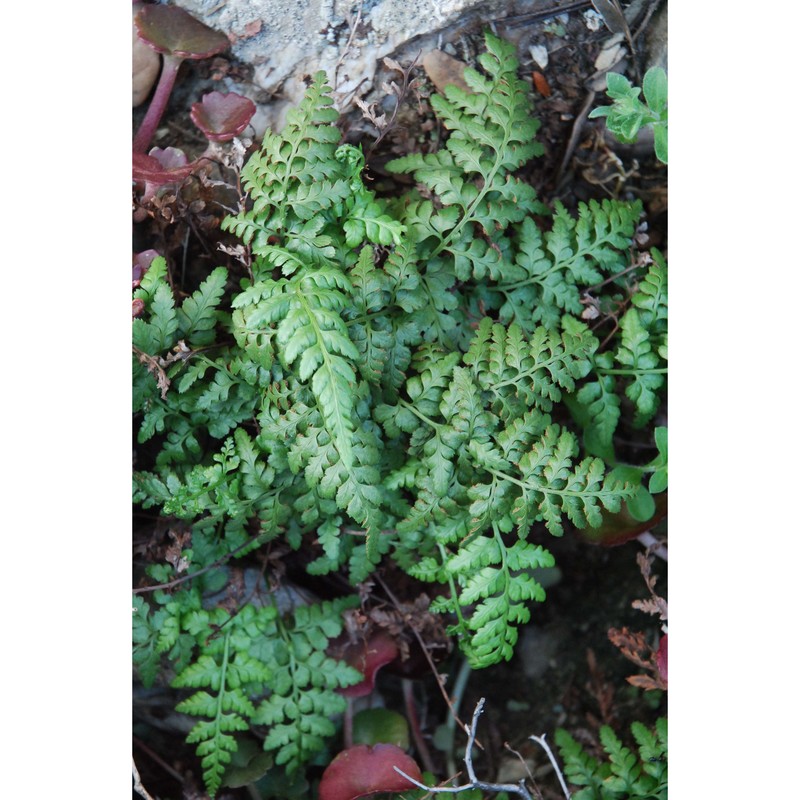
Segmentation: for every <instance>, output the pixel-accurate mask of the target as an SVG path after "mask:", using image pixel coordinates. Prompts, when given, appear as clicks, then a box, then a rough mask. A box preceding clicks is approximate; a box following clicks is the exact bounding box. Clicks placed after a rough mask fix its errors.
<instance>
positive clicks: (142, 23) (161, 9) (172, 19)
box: [135, 5, 230, 59]
mask: <svg viewBox="0 0 800 800" xmlns="http://www.w3.org/2000/svg"><path fill="white" fill-rule="evenodd" d="M135 22H136V29H137V31H138V33H139V37H140V38H141V39H143V40H144V41H145V42H147V44H149V45H150V47H152V48H153V50H155V51H156V52H157V53H165V54H167V55H172V56H176V57H177V58H194V59H198V58H210V57H211V56H213V55H216V54H217V53H221V52H222V51H223V50H226V49H227V47H228V45H229V44H230V42H229V41H228V37H227V36H226V35H225V34H224V33H220V32H219V31H216V30H214V29H213V28H209V27H208V25H205V24H203V23H202V22H200V20H199V19H195V18H194V17H193V16H192V15H191V14H190V13H189V12H188V11H186V10H185V9H183V8H179V7H178V6H156V5H148V6H145V7H144V8H143V9H142V10H141V11H140V12H139V13H138V14H137V15H136V20H135Z"/></svg>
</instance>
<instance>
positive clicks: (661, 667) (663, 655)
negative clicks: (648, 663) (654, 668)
mask: <svg viewBox="0 0 800 800" xmlns="http://www.w3.org/2000/svg"><path fill="white" fill-rule="evenodd" d="M656 664H658V674H659V675H661V677H662V678H663V679H664V683H666V682H667V634H666V633H665V634H664V635H663V636H662V637H661V641H660V642H659V643H658V653H656Z"/></svg>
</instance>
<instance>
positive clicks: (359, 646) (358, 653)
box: [328, 631, 400, 697]
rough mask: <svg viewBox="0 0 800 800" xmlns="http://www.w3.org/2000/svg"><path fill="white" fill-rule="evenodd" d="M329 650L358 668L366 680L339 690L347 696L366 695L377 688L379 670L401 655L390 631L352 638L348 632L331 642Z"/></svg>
mask: <svg viewBox="0 0 800 800" xmlns="http://www.w3.org/2000/svg"><path fill="white" fill-rule="evenodd" d="M328 652H329V653H330V654H331V655H333V656H334V657H336V658H338V659H340V660H342V661H344V662H346V663H347V664H349V665H350V666H351V667H353V668H354V669H357V670H358V671H359V672H360V673H361V674H362V675H363V676H364V680H363V681H361V683H357V684H355V686H345V687H344V688H341V689H339V690H338V691H339V692H340V693H341V694H343V695H344V696H345V697H364V696H366V695H368V694H371V693H372V690H373V689H374V688H375V676H376V675H377V673H378V670H379V669H380V668H381V667H383V666H384V665H386V664H388V663H389V662H390V661H394V660H395V659H396V658H397V656H398V655H399V652H400V651H399V650H398V648H397V644H396V643H395V641H394V639H393V638H392V637H391V636H389V634H388V633H384V632H383V631H377V632H375V633H372V634H370V635H369V636H368V637H365V638H363V639H361V638H358V639H356V640H354V641H353V640H350V639H349V638H348V634H343V635H342V636H341V637H339V639H336V640H334V641H332V642H331V644H330V646H329V647H328Z"/></svg>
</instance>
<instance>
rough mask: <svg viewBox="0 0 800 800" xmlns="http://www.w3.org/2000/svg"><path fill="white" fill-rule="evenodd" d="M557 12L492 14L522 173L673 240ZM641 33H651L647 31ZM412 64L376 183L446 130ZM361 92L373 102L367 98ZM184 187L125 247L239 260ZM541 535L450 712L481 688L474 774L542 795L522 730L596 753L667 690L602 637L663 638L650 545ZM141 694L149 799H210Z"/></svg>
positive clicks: (418, 693)
mask: <svg viewBox="0 0 800 800" xmlns="http://www.w3.org/2000/svg"><path fill="white" fill-rule="evenodd" d="M656 5H658V4H656ZM559 24H562V23H561V22H559V21H558V20H556V19H554V18H551V19H539V20H534V21H531V22H529V23H527V24H519V25H516V26H510V25H505V26H503V25H502V24H500V23H499V21H498V24H497V26H496V27H497V32H498V33H499V34H500V35H503V36H506V37H507V38H511V39H512V40H513V41H515V43H516V44H517V45H518V48H519V58H520V62H521V65H522V66H521V75H522V76H523V78H525V79H526V80H528V81H529V82H530V83H531V87H532V94H533V96H534V98H535V103H536V114H537V116H538V117H539V119H540V120H541V123H542V124H541V128H540V130H539V133H538V135H537V139H538V140H539V141H541V142H542V143H543V144H544V147H545V154H544V155H543V156H542V157H541V158H538V159H535V160H534V162H533V163H532V164H531V165H530V167H529V168H528V174H527V178H528V179H529V180H530V182H531V183H532V184H533V185H534V186H536V187H537V188H538V189H539V194H540V197H542V198H543V199H546V200H552V199H559V200H561V201H562V202H563V203H564V204H565V205H567V207H568V208H573V209H574V208H576V207H577V204H578V202H579V201H585V200H588V199H591V198H596V199H603V198H605V197H620V198H625V197H629V198H633V197H640V198H641V199H642V201H643V203H644V206H645V213H646V216H647V219H648V223H649V227H648V235H649V237H650V241H649V244H650V245H655V246H657V247H659V248H661V249H662V250H664V251H666V244H667V241H666V235H667V200H666V197H667V192H666V187H667V178H666V168H665V167H664V166H663V165H661V164H660V163H659V162H657V161H656V160H655V158H654V157H653V155H652V146H651V144H650V143H649V142H646V141H645V142H643V143H642V144H641V145H640V146H638V147H637V146H633V147H627V146H622V145H619V143H616V142H615V141H613V139H611V138H610V137H609V136H608V135H607V134H606V133H605V129H604V124H603V122H602V120H598V121H588V120H585V119H584V120H583V121H582V122H581V121H580V120H581V118H582V112H583V111H585V106H586V104H587V99H588V98H589V95H590V92H589V91H588V90H587V88H586V87H587V85H589V84H590V82H591V79H592V76H593V75H594V73H595V66H594V64H595V60H596V58H597V56H598V54H599V53H600V50H601V48H602V47H603V45H604V44H605V43H606V42H607V41H608V39H609V37H610V33H609V31H608V30H607V29H606V28H605V27H604V26H600V27H599V28H598V29H597V30H596V31H592V30H590V29H589V28H588V27H587V25H586V24H585V22H584V21H583V19H582V16H581V15H580V14H577V13H573V14H571V15H570V17H569V21H568V22H567V23H566V24H564V25H563V28H564V32H565V33H566V36H563V35H562V34H561V31H560V30H558V29H557V27H556V26H557V25H559ZM482 27H483V25H476V24H475V23H474V22H472V23H470V24H469V26H468V27H465V28H464V29H463V30H461V31H457V32H456V33H455V34H454V35H452V36H451V37H450V39H451V41H453V42H456V43H458V46H457V47H456V46H455V45H454V46H453V47H452V48H451V49H452V50H455V53H454V54H455V55H456V57H459V58H462V59H464V60H466V62H467V63H469V62H470V60H473V59H474V57H475V54H477V53H479V52H480V50H481V36H480V32H481V29H482ZM645 27H646V26H645ZM645 33H646V30H645V31H644V32H643V33H642V39H641V40H642V41H644V38H645V36H644V34H645ZM555 39H558V40H559V41H560V42H561V44H560V46H558V47H553V46H552V45H553V42H554V41H555ZM543 41H546V42H547V43H548V44H549V45H550V54H549V62H548V64H547V67H546V69H542V68H541V67H540V66H538V65H537V64H536V63H535V62H534V61H533V59H532V57H531V55H530V48H531V46H532V45H535V44H537V43H539V42H543ZM637 41H638V40H637ZM400 55H401V54H398V58H400ZM645 56H646V54H645V53H638V54H637V59H636V63H635V65H634V63H630V64H628V65H627V74H628V75H629V77H631V78H632V79H635V73H634V67H637V68H638V69H639V70H640V71H643V65H644V59H645ZM409 61H410V59H407V60H406V61H401V63H408V62H409ZM220 70H222V71H227V72H228V73H234V74H236V75H237V76H238V77H240V78H242V79H246V76H247V73H248V68H247V67H246V65H241V64H237V63H235V62H234V61H233V60H231V59H230V58H225V57H217V58H215V59H213V60H210V61H207V62H195V63H187V65H186V67H185V68H184V69H183V71H182V72H181V77H180V81H179V90H178V91H176V93H175V95H174V97H173V100H172V102H171V105H170V109H169V110H168V112H167V115H166V119H167V120H168V122H166V123H165V124H164V125H163V126H162V130H161V131H160V132H159V135H158V140H157V141H156V142H155V143H154V144H156V145H158V146H160V147H166V146H169V145H173V146H180V147H183V148H184V149H185V150H186V151H187V152H189V153H190V155H193V154H196V153H198V152H202V150H203V149H204V147H205V140H203V139H202V137H200V136H199V135H198V134H197V133H196V131H195V129H194V127H193V125H192V123H191V121H190V119H189V116H188V109H189V107H190V105H191V102H194V101H195V100H196V99H197V98H199V97H200V96H201V95H202V93H203V92H204V91H207V90H209V89H214V88H217V87H216V86H215V75H217V76H218V74H219V72H220ZM536 73H538V74H539V77H536ZM412 74H413V75H414V76H415V77H417V78H418V85H417V87H416V91H415V92H410V93H409V96H408V102H407V103H406V105H405V107H404V109H403V111H402V113H401V114H399V115H398V120H397V124H396V126H395V128H394V129H393V130H392V131H391V132H390V133H389V134H387V135H386V136H385V137H384V138H383V139H382V141H381V142H380V144H379V146H378V147H376V148H375V149H374V151H372V152H371V153H370V158H369V161H368V169H369V170H370V174H371V176H372V177H373V179H374V180H375V181H376V184H377V185H381V181H383V180H386V177H387V174H386V173H385V172H384V170H383V169H382V164H384V163H385V162H386V161H387V160H389V159H391V158H394V157H396V156H397V155H400V154H404V153H407V152H409V149H410V148H412V147H414V148H417V149H419V148H422V149H424V148H426V147H429V148H431V149H433V148H435V147H436V138H437V136H438V135H440V133H441V132H440V131H438V130H437V128H436V125H435V122H434V121H433V120H434V118H433V116H432V114H431V112H430V107H429V105H428V104H427V101H426V96H427V95H428V94H429V93H430V92H431V91H432V84H431V81H430V78H429V77H428V76H427V75H426V74H425V72H424V71H423V70H422V68H417V69H416V70H415V72H414V73H412ZM386 77H387V78H391V79H395V80H396V79H397V73H391V74H389V73H387V76H386ZM379 83H380V81H376V84H378V85H379ZM377 99H380V98H377ZM366 100H367V101H371V102H374V101H375V100H376V98H366ZM600 101H602V93H599V92H598V93H597V94H596V95H595V96H594V97H593V102H594V103H595V104H597V103H598V102H600ZM143 113H144V109H138V110H136V111H135V113H134V125H136V124H137V123H138V120H139V119H140V118H141V116H142V115H143ZM583 116H585V115H583ZM342 127H343V131H344V133H345V135H346V137H347V140H348V141H362V142H363V143H364V149H365V150H367V149H368V148H369V147H370V145H371V144H372V142H373V141H374V138H375V130H374V128H373V127H371V126H370V124H369V123H368V122H365V120H364V119H363V117H362V115H361V114H360V112H359V110H358V109H357V108H356V107H355V106H354V107H353V108H352V109H351V110H350V111H349V112H348V113H347V115H346V116H345V119H344V120H343V126H342ZM192 191H194V192H195V194H191V193H190V192H189V190H187V193H185V195H184V196H182V195H181V192H178V193H177V194H176V196H175V197H174V198H172V200H171V204H170V203H168V204H167V205H166V206H165V211H164V214H163V215H162V216H161V218H159V216H158V215H156V216H155V217H148V219H146V220H145V221H143V222H140V223H138V224H137V225H135V226H134V250H135V251H141V250H144V249H146V248H156V249H159V250H160V252H163V253H168V254H169V256H170V258H171V259H172V261H173V263H178V264H183V265H185V268H186V269H188V270H192V269H197V271H198V274H207V273H208V271H209V270H210V269H211V268H213V267H215V266H219V265H225V266H228V267H229V268H230V269H239V268H240V266H239V265H238V262H236V261H235V259H233V258H226V256H224V254H222V253H220V252H219V250H218V247H217V245H218V244H219V243H220V242H222V243H226V244H234V243H235V242H233V241H231V240H228V239H226V237H224V236H223V235H222V234H221V233H220V231H219V221H220V219H221V216H222V214H224V213H225V212H224V210H220V209H213V208H210V207H208V206H206V205H204V202H203V196H202V192H200V193H199V194H198V193H197V192H198V190H197V188H196V187H195V189H193V190H192ZM235 199H236V198H235V192H233V193H232V198H231V202H232V203H235ZM192 204H194V206H193V205H192ZM176 220H177V224H176V222H175V221H176ZM189 282H190V283H191V281H189ZM137 459H141V460H143V461H145V462H146V461H147V453H146V452H143V451H142V450H141V448H140V449H139V452H137ZM150 524H151V520H145V519H139V518H137V520H136V522H135V527H136V530H137V531H139V532H141V531H142V530H144V529H145V527H146V526H149V525H150ZM665 530H666V524H665V522H662V523H660V525H659V526H658V527H657V528H656V529H654V533H656V535H660V536H661V537H662V538H665ZM542 543H543V544H545V545H546V547H547V548H548V549H550V550H551V552H553V554H554V555H555V558H556V563H557V565H558V569H559V571H560V577H559V578H558V579H557V580H556V581H555V582H554V584H553V585H552V586H550V587H549V588H548V590H547V594H548V596H547V600H546V602H544V603H542V604H540V605H539V606H537V607H536V608H534V609H533V610H532V621H531V622H530V623H529V624H528V625H527V626H525V627H524V628H522V629H521V631H520V642H519V645H518V648H517V652H516V654H515V656H514V658H513V659H512V660H511V661H509V662H507V663H504V664H501V665H497V666H494V667H491V668H489V669H485V670H481V671H476V672H473V673H472V674H471V675H470V676H469V679H468V682H467V684H466V688H465V690H464V693H463V697H462V698H461V703H460V707H459V712H460V716H461V718H462V719H463V720H465V721H468V720H469V719H470V718H471V715H472V712H473V709H474V708H475V705H476V703H477V702H478V700H479V699H480V698H482V697H483V698H485V699H486V703H485V710H484V713H483V715H482V717H481V719H480V723H479V726H478V739H479V741H480V743H481V744H482V745H483V748H484V749H483V751H482V752H480V753H476V754H475V759H474V763H475V767H476V771H477V773H478V775H479V776H480V777H481V778H482V779H485V780H506V781H509V780H510V781H514V780H518V779H520V778H521V777H524V776H525V773H524V771H523V772H520V770H521V769H522V770H524V767H523V765H522V762H521V761H520V757H521V758H522V759H524V760H525V762H526V765H527V767H528V768H530V769H531V770H532V772H533V775H534V779H535V783H536V787H537V789H538V791H539V792H540V796H541V797H542V798H544V799H545V800H556V798H561V797H563V795H562V793H561V791H560V789H559V787H558V783H557V781H556V778H555V776H554V774H553V771H552V768H551V767H550V765H549V763H548V761H547V758H546V756H545V755H544V753H543V752H542V750H541V748H540V747H539V746H538V745H537V744H535V743H534V742H532V741H530V740H529V738H528V737H530V736H531V735H538V736H541V735H542V734H543V733H546V734H547V737H548V740H549V741H550V742H552V740H553V734H554V732H555V730H556V729H557V728H559V727H563V728H566V729H567V730H569V731H570V733H572V735H573V736H575V737H576V738H577V739H579V741H581V743H582V744H583V745H584V747H585V748H586V749H587V750H588V751H589V752H590V753H593V754H595V755H598V754H599V752H600V751H599V749H598V738H597V737H598V730H599V728H600V726H601V725H604V724H610V725H611V726H612V727H613V728H614V729H615V731H616V732H617V733H618V734H619V735H620V736H621V737H622V738H623V740H625V739H626V738H628V737H627V732H628V729H629V726H630V723H631V722H632V721H634V720H640V721H642V722H644V723H645V724H648V725H652V723H654V722H655V720H656V718H657V717H658V716H663V715H665V714H666V698H667V696H666V692H662V691H658V690H651V691H644V690H642V689H640V688H636V687H634V686H632V685H631V684H630V683H628V681H627V680H626V679H627V678H628V677H629V676H631V675H635V674H642V672H643V670H642V669H641V668H639V667H637V666H636V665H635V664H633V663H631V661H629V660H627V659H626V658H625V657H624V656H623V654H622V653H621V651H620V650H619V649H618V648H617V647H615V646H614V645H613V644H612V643H611V641H610V640H609V636H608V631H609V629H612V628H616V629H621V628H623V627H628V628H629V629H630V630H631V631H641V632H642V633H644V634H645V636H646V638H647V640H648V643H649V644H650V645H651V646H652V647H653V648H656V647H657V646H658V638H659V635H660V623H659V621H658V618H657V617H655V616H650V615H648V614H646V613H643V612H642V611H640V610H637V609H635V608H634V607H633V606H632V605H631V604H632V602H633V601H634V600H637V599H643V598H647V597H649V592H648V589H647V586H646V584H645V580H644V578H643V576H642V573H641V571H640V566H639V564H638V563H637V559H636V556H637V553H641V552H643V551H644V547H643V545H641V544H640V543H639V542H638V541H636V540H633V541H630V542H628V543H626V544H623V545H620V546H617V547H611V548H606V547H600V546H597V545H594V544H589V543H587V542H585V541H583V540H582V539H581V538H580V537H579V536H577V535H576V534H574V533H573V534H570V533H569V532H568V533H567V534H566V535H565V536H564V537H563V538H562V539H558V540H553V539H549V540H548V541H547V542H544V541H543V542H542ZM653 571H654V574H656V575H657V576H658V582H657V584H656V591H657V592H658V593H659V594H661V595H662V596H663V597H666V564H665V562H664V561H662V560H661V559H659V558H655V559H654V561H653ZM299 572H300V571H299V570H298V574H299ZM306 580H308V578H306ZM313 588H314V589H315V591H317V593H318V594H321V595H324V594H325V593H326V591H328V592H330V591H335V588H333V589H331V588H330V587H327V589H326V588H325V587H322V586H314V587H313ZM460 663H461V659H460V658H459V657H458V654H456V655H455V656H451V657H450V658H449V659H448V660H445V661H443V662H441V663H440V664H438V665H437V669H438V670H439V671H440V672H441V673H442V674H446V675H447V676H448V677H447V683H446V686H447V687H448V690H450V691H452V687H453V686H454V683H455V681H456V673H457V671H458V668H459V665H460ZM378 690H379V693H380V695H381V697H382V698H383V702H385V703H386V705H387V706H388V707H393V708H397V709H398V710H401V709H402V688H401V679H400V678H399V677H397V676H393V675H391V674H389V672H388V671H386V672H385V674H384V673H382V674H381V675H380V676H379V682H378ZM414 693H415V698H416V700H417V705H418V711H419V714H420V720H421V727H422V730H423V734H424V735H425V736H426V739H427V740H428V745H429V747H430V749H431V753H432V757H433V759H434V761H435V762H436V766H437V767H438V774H439V775H441V776H444V775H445V774H446V768H447V761H446V759H445V757H444V754H443V753H442V752H441V751H439V750H437V749H436V747H435V745H434V744H433V742H432V739H433V736H434V734H435V732H436V729H437V727H439V726H441V725H442V724H443V723H444V722H445V721H446V719H447V717H448V714H449V711H448V709H447V706H446V704H445V702H444V700H443V698H442V694H441V692H440V690H439V688H438V686H437V683H436V680H435V678H434V676H433V675H432V674H431V673H430V670H428V671H427V674H425V673H423V675H422V677H421V678H420V680H418V681H416V682H415V688H414ZM135 696H136V699H137V703H136V709H135V712H134V722H135V725H134V737H135V738H134V755H135V758H136V763H137V767H138V769H139V771H140V775H141V779H142V783H143V785H144V786H145V787H146V788H147V790H148V791H149V792H150V793H151V794H152V795H153V796H154V797H160V798H179V797H182V798H190V797H195V798H199V797H203V796H204V795H203V794H202V791H201V790H200V789H199V788H198V786H199V784H200V781H199V773H200V769H199V765H198V763H197V759H196V756H195V754H194V751H193V748H192V747H191V746H188V745H186V744H185V741H184V738H185V735H186V732H185V730H181V729H180V726H179V725H178V724H177V723H176V722H175V721H174V720H173V719H171V718H170V717H169V715H168V713H167V710H166V709H168V708H169V704H170V702H172V701H173V698H171V697H170V695H169V690H164V689H162V690H158V691H157V692H152V693H148V692H144V691H142V690H141V689H140V688H137V689H135ZM156 723H157V724H156ZM464 740H465V737H463V736H461V737H459V738H458V740H457V742H456V750H458V748H459V747H462V748H463V745H464ZM509 748H510V749H509ZM514 751H516V753H518V755H515V754H514ZM455 761H456V765H457V768H461V767H462V766H463V765H462V764H461V762H460V758H459V757H458V756H456V759H455ZM138 796H139V795H136V794H134V797H138ZM252 796H253V795H251V794H248V792H247V790H246V789H236V790H223V791H221V792H220V794H219V795H218V797H219V798H248V797H252ZM487 796H488V795H487Z"/></svg>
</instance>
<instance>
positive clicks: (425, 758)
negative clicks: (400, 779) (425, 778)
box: [403, 678, 436, 774]
mask: <svg viewBox="0 0 800 800" xmlns="http://www.w3.org/2000/svg"><path fill="white" fill-rule="evenodd" d="M403 700H404V701H405V705H406V718H407V719H408V724H409V727H410V728H411V735H412V736H413V737H414V746H415V747H416V748H417V753H419V757H420V759H421V760H422V766H423V767H425V769H426V771H427V772H430V773H431V774H432V773H434V772H436V769H435V768H434V764H433V759H432V758H431V751H430V750H428V745H427V743H426V742H425V738H424V737H423V735H422V729H421V728H420V726H419V715H418V714H417V706H416V703H415V702H414V684H413V683H412V682H411V680H410V679H409V678H403Z"/></svg>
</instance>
